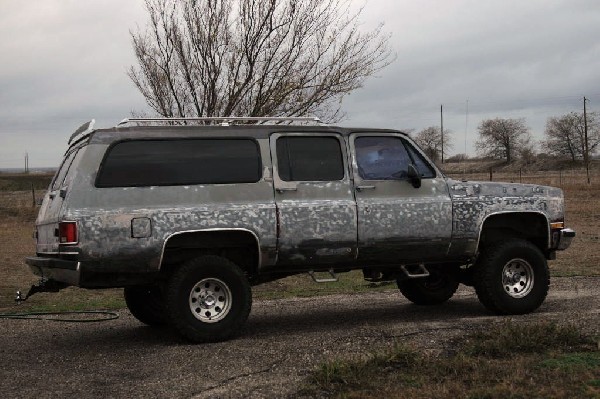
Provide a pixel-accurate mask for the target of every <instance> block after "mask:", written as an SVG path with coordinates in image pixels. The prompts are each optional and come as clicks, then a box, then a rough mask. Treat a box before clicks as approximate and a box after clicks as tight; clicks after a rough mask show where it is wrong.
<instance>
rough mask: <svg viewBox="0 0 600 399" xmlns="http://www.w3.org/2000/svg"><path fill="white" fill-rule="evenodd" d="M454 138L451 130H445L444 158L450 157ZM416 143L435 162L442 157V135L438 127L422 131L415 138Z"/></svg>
mask: <svg viewBox="0 0 600 399" xmlns="http://www.w3.org/2000/svg"><path fill="white" fill-rule="evenodd" d="M451 139H452V136H451V132H450V131H449V130H446V129H444V146H443V147H444V157H446V155H448V152H449V150H451V149H452V147H453V145H452V142H451ZM415 142H416V143H417V144H418V145H419V147H421V148H422V149H423V151H425V154H427V156H428V157H429V158H431V159H432V160H433V161H435V162H437V161H438V160H440V159H441V156H442V134H441V129H440V128H439V127H436V126H430V127H428V128H425V129H423V130H421V131H420V132H419V133H417V135H416V136H415Z"/></svg>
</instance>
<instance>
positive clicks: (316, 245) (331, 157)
mask: <svg viewBox="0 0 600 399" xmlns="http://www.w3.org/2000/svg"><path fill="white" fill-rule="evenodd" d="M270 146H271V157H272V159H273V180H274V187H275V202H276V205H277V216H278V226H279V241H278V262H277V263H278V264H279V265H282V266H285V265H297V268H301V266H300V265H307V264H310V265H311V266H312V265H323V266H325V265H331V264H333V263H340V262H348V261H353V260H354V259H355V258H356V246H357V232H356V229H357V220H356V203H355V200H354V195H353V192H352V185H351V182H350V176H349V175H350V174H349V168H348V162H347V159H348V158H347V154H346V145H345V141H344V139H343V138H342V137H341V136H340V135H338V134H335V133H286V134H279V133H276V134H273V135H271V137H270ZM317 267H318V266H317Z"/></svg>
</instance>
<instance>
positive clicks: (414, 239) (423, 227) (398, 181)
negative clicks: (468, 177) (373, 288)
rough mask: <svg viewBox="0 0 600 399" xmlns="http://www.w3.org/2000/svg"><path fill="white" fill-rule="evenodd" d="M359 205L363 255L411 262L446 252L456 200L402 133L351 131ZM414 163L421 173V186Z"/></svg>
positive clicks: (364, 258)
mask: <svg viewBox="0 0 600 399" xmlns="http://www.w3.org/2000/svg"><path fill="white" fill-rule="evenodd" d="M350 147H351V150H352V153H353V169H354V178H355V185H356V188H355V189H356V202H357V206H358V239H359V258H358V259H359V261H364V262H365V263H386V264H394V263H396V264H397V263H409V262H411V261H427V260H440V259H443V258H444V256H446V254H447V252H448V249H449V244H450V238H451V234H452V202H451V199H450V195H449V192H448V187H447V185H446V182H445V180H444V178H443V177H442V176H441V175H440V174H439V172H437V171H436V169H435V168H434V167H433V166H431V165H430V164H429V163H428V161H427V160H426V159H425V157H424V156H423V155H422V154H421V153H420V152H419V151H418V150H417V149H416V148H415V147H414V146H413V144H412V143H411V142H410V141H409V140H407V139H406V137H405V136H404V135H402V134H399V133H377V134H373V133H366V134H361V133H354V134H352V135H351V136H350ZM411 164H412V165H413V166H414V167H415V168H416V169H417V171H418V173H419V174H420V176H421V186H420V187H418V188H415V187H414V186H413V184H412V183H411V181H410V179H409V177H408V167H409V165H411Z"/></svg>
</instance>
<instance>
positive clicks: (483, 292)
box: [474, 240, 550, 314]
mask: <svg viewBox="0 0 600 399" xmlns="http://www.w3.org/2000/svg"><path fill="white" fill-rule="evenodd" d="M474 284H475V290H476V292H477V297H478V298H479V300H480V302H481V303H482V304H483V305H484V306H485V307H486V308H488V309H489V310H491V311H492V312H494V313H498V314H524V313H529V312H532V311H534V310H535V309H537V308H538V307H539V306H540V305H541V304H542V303H543V302H544V299H545V298H546V295H547V294H548V288H549V286H550V273H549V271H548V264H547V262H546V258H545V257H544V255H543V254H542V252H541V251H540V250H539V248H538V247H536V246H535V245H533V244H532V243H531V242H529V241H526V240H508V241H502V242H498V243H495V244H493V245H490V246H489V247H488V248H486V249H484V251H483V252H482V254H481V256H480V259H479V260H478V261H477V265H475V281H474Z"/></svg>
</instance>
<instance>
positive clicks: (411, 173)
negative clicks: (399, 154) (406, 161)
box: [407, 164, 421, 188]
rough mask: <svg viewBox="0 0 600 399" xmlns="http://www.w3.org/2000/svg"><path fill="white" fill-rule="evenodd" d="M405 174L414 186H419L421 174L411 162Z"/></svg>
mask: <svg viewBox="0 0 600 399" xmlns="http://www.w3.org/2000/svg"><path fill="white" fill-rule="evenodd" d="M407 175H408V179H409V180H410V182H411V183H412V185H413V187H414V188H419V187H421V175H420V174H419V172H418V171H417V168H415V165H413V164H410V165H408V173H407Z"/></svg>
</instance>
